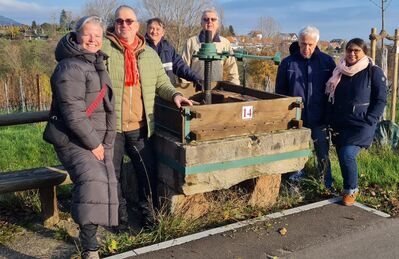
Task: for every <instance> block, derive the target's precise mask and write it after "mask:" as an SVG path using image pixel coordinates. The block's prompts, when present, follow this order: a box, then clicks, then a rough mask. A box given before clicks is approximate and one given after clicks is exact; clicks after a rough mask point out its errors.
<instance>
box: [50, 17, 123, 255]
mask: <svg viewBox="0 0 399 259" xmlns="http://www.w3.org/2000/svg"><path fill="white" fill-rule="evenodd" d="M102 39H103V29H102V23H101V20H100V18H98V17H97V16H85V17H83V18H81V19H80V20H79V21H78V22H77V24H76V29H75V31H74V32H70V33H68V34H67V35H65V36H64V37H63V38H62V39H61V40H60V41H59V43H58V45H57V47H56V50H55V58H56V60H57V61H58V64H57V67H56V68H55V70H54V73H53V75H52V77H51V90H52V102H51V109H50V120H49V123H48V125H47V127H46V130H45V132H44V138H45V139H46V140H47V141H48V142H50V143H51V144H53V146H54V149H55V151H56V152H57V156H58V158H59V160H60V162H61V163H62V165H63V166H64V167H65V169H66V170H67V171H68V174H69V175H70V177H71V180H72V182H73V189H72V205H71V214H72V218H73V220H74V221H75V222H76V223H78V224H79V229H80V233H79V238H80V241H81V245H82V248H83V253H82V257H83V258H99V255H98V248H99V245H98V243H97V239H96V233H97V227H98V225H102V226H116V225H117V224H118V197H117V180H116V177H115V169H114V166H113V163H112V151H113V144H114V139H115V134H116V132H115V127H116V116H115V112H114V98H113V91H112V88H111V81H110V79H109V77H108V74H107V72H106V69H105V65H104V60H105V59H106V55H105V54H104V53H103V52H101V51H100V49H101V46H102Z"/></svg>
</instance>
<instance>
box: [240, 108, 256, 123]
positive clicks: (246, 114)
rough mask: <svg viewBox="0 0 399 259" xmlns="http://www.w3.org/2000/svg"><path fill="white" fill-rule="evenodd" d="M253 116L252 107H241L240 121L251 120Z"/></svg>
mask: <svg viewBox="0 0 399 259" xmlns="http://www.w3.org/2000/svg"><path fill="white" fill-rule="evenodd" d="M253 115H254V107H253V106H243V107H242V119H243V120H247V119H252V117H253Z"/></svg>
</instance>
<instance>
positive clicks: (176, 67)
mask: <svg viewBox="0 0 399 259" xmlns="http://www.w3.org/2000/svg"><path fill="white" fill-rule="evenodd" d="M145 40H146V42H147V44H148V46H150V47H151V48H153V49H154V50H155V51H156V52H157V53H158V56H159V58H160V59H161V61H162V65H163V68H164V69H165V72H166V74H167V75H168V76H169V78H170V81H171V82H172V83H174V82H175V76H174V75H176V76H178V77H181V78H183V79H186V80H187V81H191V82H195V81H198V80H199V77H198V75H197V74H196V73H195V72H194V71H193V70H191V68H190V67H189V66H188V65H187V64H186V63H184V61H183V59H182V57H181V56H180V55H179V54H178V53H177V52H176V49H175V48H174V47H173V46H172V45H171V44H170V43H169V42H168V41H167V40H166V39H164V38H162V39H161V40H160V41H159V43H158V45H156V46H155V44H154V42H153V40H152V39H151V38H150V37H149V36H148V35H147V34H146V35H145Z"/></svg>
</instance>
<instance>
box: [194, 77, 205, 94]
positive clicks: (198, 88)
mask: <svg viewBox="0 0 399 259" xmlns="http://www.w3.org/2000/svg"><path fill="white" fill-rule="evenodd" d="M193 83H194V87H195V91H196V92H200V91H204V86H203V85H202V83H201V81H200V80H195V81H194V82H193Z"/></svg>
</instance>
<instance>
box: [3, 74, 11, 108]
mask: <svg viewBox="0 0 399 259" xmlns="http://www.w3.org/2000/svg"><path fill="white" fill-rule="evenodd" d="M7 80H8V78H6V79H5V80H4V92H5V94H6V106H7V114H9V113H10V100H9V99H8V84H7Z"/></svg>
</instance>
